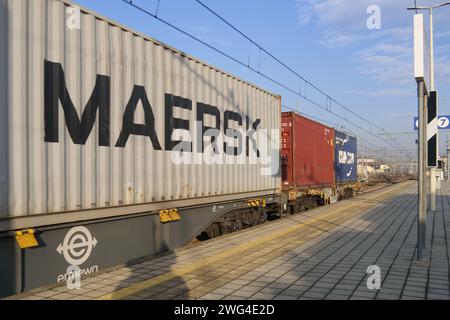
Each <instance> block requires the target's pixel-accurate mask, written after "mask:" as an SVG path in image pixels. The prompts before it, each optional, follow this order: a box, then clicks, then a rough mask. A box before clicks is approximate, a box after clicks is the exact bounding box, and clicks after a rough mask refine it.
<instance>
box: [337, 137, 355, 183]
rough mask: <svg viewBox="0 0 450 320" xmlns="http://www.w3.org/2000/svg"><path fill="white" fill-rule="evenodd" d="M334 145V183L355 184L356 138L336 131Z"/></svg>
mask: <svg viewBox="0 0 450 320" xmlns="http://www.w3.org/2000/svg"><path fill="white" fill-rule="evenodd" d="M334 145H335V153H334V159H335V166H334V168H335V172H336V183H337V184H346V183H352V182H356V180H357V167H356V166H357V161H356V138H355V137H353V136H350V135H348V134H346V133H342V132H339V131H337V130H336V131H335V140H334Z"/></svg>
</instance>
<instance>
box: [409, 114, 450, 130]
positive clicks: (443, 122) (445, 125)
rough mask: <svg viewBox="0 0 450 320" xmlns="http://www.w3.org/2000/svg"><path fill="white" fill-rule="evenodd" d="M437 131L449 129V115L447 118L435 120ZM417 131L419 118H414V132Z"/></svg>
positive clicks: (442, 117) (441, 117)
mask: <svg viewBox="0 0 450 320" xmlns="http://www.w3.org/2000/svg"><path fill="white" fill-rule="evenodd" d="M437 122H438V129H450V115H449V116H439V117H438V118H437ZM418 129H419V118H417V117H415V118H414V130H418Z"/></svg>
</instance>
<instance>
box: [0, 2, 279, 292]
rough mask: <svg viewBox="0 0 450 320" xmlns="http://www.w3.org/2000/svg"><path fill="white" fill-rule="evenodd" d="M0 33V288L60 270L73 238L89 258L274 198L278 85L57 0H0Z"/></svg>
mask: <svg viewBox="0 0 450 320" xmlns="http://www.w3.org/2000/svg"><path fill="white" fill-rule="evenodd" d="M0 43H1V44H2V45H1V46H0V130H1V133H0V152H1V155H0V261H2V263H3V261H9V262H8V266H5V267H4V268H3V269H2V270H6V271H5V272H3V274H2V275H0V282H1V283H2V288H0V296H1V295H4V294H5V292H6V293H8V292H9V293H10V292H17V291H18V290H23V289H24V288H25V289H30V288H34V287H36V286H39V285H43V284H48V283H52V282H55V281H56V279H58V281H59V279H60V276H61V274H62V275H64V273H65V268H66V267H67V264H68V263H69V262H70V261H72V260H73V259H70V257H69V256H70V255H69V254H68V253H67V252H68V251H70V250H69V249H68V248H69V247H70V246H69V245H68V243H69V244H70V243H71V241H72V243H73V241H78V240H76V239H80V237H82V238H81V239H85V240H86V242H85V243H86V245H88V244H92V243H94V246H95V245H96V247H95V248H94V249H93V250H92V254H91V255H89V256H88V257H87V258H89V259H87V258H86V259H87V260H86V262H83V264H82V266H86V264H88V265H91V266H92V265H94V264H95V266H97V267H98V268H100V269H102V268H106V267H110V266H113V265H116V264H121V263H127V262H128V261H131V260H133V259H136V258H138V257H142V256H146V255H151V254H156V253H160V252H163V251H165V250H169V249H173V248H176V247H178V246H180V245H183V244H184V243H186V242H187V241H189V240H190V239H192V238H193V237H194V236H195V234H196V232H198V231H200V230H201V229H202V228H204V227H205V226H206V225H207V224H208V223H209V222H210V221H213V220H214V219H215V218H217V217H218V216H220V215H223V214H224V213H225V212H227V211H228V210H236V209H239V208H241V207H242V208H244V207H246V203H245V201H246V199H249V198H256V197H258V198H259V197H265V199H264V203H268V202H270V201H277V198H276V197H277V196H278V195H279V192H280V188H281V178H280V177H279V175H277V173H278V169H279V143H280V142H279V135H280V123H281V113H280V110H281V98H280V96H278V95H275V94H272V93H270V92H268V91H265V90H263V89H260V88H258V87H256V86H254V85H252V84H250V83H248V82H246V81H244V80H241V79H239V78H237V77H235V76H233V75H230V74H228V73H226V72H224V71H222V70H220V69H218V68H216V67H213V66H211V65H208V64H207V63H204V62H201V61H199V60H197V59H195V58H193V57H191V56H189V55H187V54H185V53H183V52H180V51H178V50H176V49H174V48H172V47H169V46H167V45H165V44H163V43H161V42H158V41H156V40H154V39H152V38H149V37H147V36H145V35H143V34H140V33H138V32H135V31H132V30H130V29H128V28H126V27H125V26H123V25H121V24H119V23H116V22H113V21H110V20H108V19H106V18H104V17H102V16H100V15H98V14H95V13H93V12H91V11H89V10H86V9H83V8H79V7H77V6H73V5H72V3H71V2H69V1H65V0H0ZM214 128H216V129H218V130H216V131H214V130H212V129H214ZM226 129H234V131H233V130H232V131H231V133H229V131H227V130H226ZM227 132H228V134H227ZM255 132H256V134H255ZM262 132H265V133H267V135H268V136H269V138H268V139H267V140H268V141H270V143H269V146H268V147H263V146H262V145H261V143H264V141H263V140H262V139H258V138H257V137H256V136H258V137H259V135H257V134H259V133H262ZM208 154H213V155H214V157H209V158H208V157H207V155H208ZM262 160H264V161H262ZM180 161H181V164H180ZM261 203H262V201H261ZM161 210H162V211H161ZM165 210H171V211H165ZM168 212H170V213H171V214H170V215H169V214H168ZM177 212H178V214H179V215H180V216H181V220H180V219H179V218H180V217H179V216H178V214H177ZM167 221H170V223H164V222H167ZM25 228H32V232H34V234H37V235H39V237H38V244H39V245H38V246H37V247H36V248H34V249H33V250H28V249H23V248H22V247H20V248H19V247H18V245H17V244H15V239H14V236H11V235H14V233H13V232H11V231H14V230H19V229H25ZM87 230H88V231H87ZM80 234H81V235H80ZM94 238H95V239H96V240H95V241H94V242H93V241H91V240H92V239H94ZM87 239H90V241H87ZM63 244H64V245H63ZM91 249H92V248H91ZM21 250H23V253H22V254H21V253H20V251H21ZM66 251H67V252H66ZM75 251H76V250H75ZM88 252H89V253H91V250H89V251H88ZM69 253H70V252H69ZM72 253H73V252H72ZM77 254H79V252H78V253H77ZM25 256H26V259H25ZM21 257H22V258H21ZM72 258H73V257H72ZM2 267H3V266H2ZM3 284H4V285H3Z"/></svg>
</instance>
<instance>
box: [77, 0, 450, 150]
mask: <svg viewBox="0 0 450 320" xmlns="http://www.w3.org/2000/svg"><path fill="white" fill-rule="evenodd" d="M74 2H75V3H77V4H80V5H81V6H84V7H87V8H89V9H91V10H94V11H96V12H98V13H100V14H102V15H103V16H106V17H107V18H110V19H113V20H115V21H117V22H119V23H121V24H123V25H125V26H128V27H131V28H132V29H135V30H137V31H140V32H142V33H145V34H146V35H148V36H150V37H153V38H155V39H157V40H159V41H162V42H164V43H167V44H169V45H171V46H173V47H175V48H177V49H180V50H182V51H185V52H187V53H189V54H190V55H192V56H194V57H197V58H199V59H201V60H204V61H206V62H208V63H210V64H213V65H216V66H218V67H220V68H222V69H224V70H225V71H227V72H230V73H232V74H235V75H237V76H239V77H241V78H244V79H246V80H249V81H251V82H253V83H255V84H257V85H259V86H262V87H263V88H266V89H268V90H270V91H272V92H275V93H279V94H281V95H282V96H283V104H284V105H288V106H290V107H293V108H297V107H298V108H299V110H300V112H305V113H307V114H311V115H314V116H316V117H318V118H321V119H324V120H328V121H331V122H333V123H338V124H341V125H344V126H345V127H346V128H348V129H350V130H351V131H353V132H354V133H355V134H357V135H358V136H359V137H361V136H362V137H364V138H366V139H367V141H368V143H369V144H367V143H365V145H366V147H369V148H376V147H375V146H374V145H377V146H382V145H383V142H381V141H380V140H377V139H376V138H373V137H370V136H368V135H366V134H364V133H363V132H362V131H361V130H359V129H357V128H355V127H353V126H352V125H350V124H348V123H346V122H344V121H343V120H340V119H338V118H336V117H334V116H332V115H330V114H328V113H327V112H325V111H322V110H320V109H318V108H316V107H314V106H312V105H311V104H310V103H308V102H307V101H304V100H301V99H300V100H299V99H298V98H296V97H295V96H294V95H293V94H291V93H289V92H286V90H284V89H282V88H280V87H278V86H276V85H274V84H273V83H271V82H269V81H267V80H265V79H263V78H262V77H261V76H259V75H257V74H255V73H254V72H252V71H250V70H248V69H246V68H245V67H242V66H241V65H238V64H236V63H235V62H232V61H231V60H228V59H227V58H225V57H223V56H221V55H219V54H217V53H215V52H213V51H211V49H208V48H206V47H204V46H202V45H201V44H198V43H196V42H195V41H193V40H192V39H189V38H187V37H186V36H184V35H182V34H180V33H178V32H177V31H174V30H172V29H170V27H168V26H165V25H164V24H162V23H161V22H159V21H157V20H155V19H153V18H152V17H149V16H147V15H145V14H143V13H141V12H139V11H137V10H135V9H133V8H132V7H130V6H128V5H126V4H124V3H123V2H122V1H121V0H76V1H74ZM133 2H134V3H136V4H137V5H139V6H142V7H144V8H146V9H147V10H149V11H152V12H154V11H155V9H156V7H157V2H158V0H134V1H133ZM203 2H204V3H205V4H207V5H208V6H210V7H211V8H212V9H213V10H215V11H216V12H218V13H219V14H221V15H222V16H223V17H224V18H226V19H227V20H228V21H230V22H231V23H232V24H234V25H235V26H237V27H238V28H239V29H240V30H242V31H243V32H244V33H246V34H248V35H249V36H250V37H251V38H252V39H254V40H255V41H256V42H257V43H259V44H260V45H261V46H263V47H264V48H266V49H267V50H268V51H270V52H271V53H273V54H274V55H275V56H276V57H278V58H280V59H281V60H283V61H284V62H286V63H287V64H288V65H289V66H291V67H292V68H293V69H295V70H296V71H297V72H298V73H299V74H301V75H302V76H304V77H305V78H306V79H308V80H309V81H310V82H312V83H313V84H315V85H317V86H318V87H319V88H321V89H322V90H324V91H325V92H327V93H328V94H330V95H331V96H332V97H333V98H336V99H337V100H338V101H340V102H342V103H343V104H344V105H346V106H348V107H349V108H351V109H352V110H354V111H355V112H357V113H359V114H361V115H362V116H364V117H365V118H368V119H370V120H371V121H372V122H374V123H376V124H378V125H380V126H381V127H383V128H385V129H386V130H387V131H391V132H412V122H413V121H412V118H413V117H414V116H415V115H416V114H417V98H416V84H415V81H414V79H413V68H412V62H413V55H412V19H413V18H412V15H413V14H412V12H409V11H407V10H406V7H408V6H412V5H413V4H414V1H413V0H401V1H399V0H378V1H375V0H358V1H351V0H278V1H276V0H266V1H261V0H246V1H238V0H226V1H219V0H203ZM417 2H418V4H419V5H429V4H433V3H435V2H436V1H426V0H417ZM373 4H375V5H378V6H379V7H380V9H381V29H380V30H369V29H368V28H367V26H366V21H367V18H368V17H369V15H368V14H367V13H366V9H367V7H368V6H369V5H373ZM158 14H159V16H160V17H162V18H163V19H165V20H168V21H169V22H171V23H173V24H175V25H176V26H179V27H181V28H182V29H184V30H186V31H188V32H189V33H192V34H193V35H195V36H197V37H199V38H201V39H202V40H203V41H205V42H208V43H210V44H212V45H214V46H216V47H218V48H220V49H221V50H223V51H225V52H227V53H229V54H231V55H233V56H236V57H237V58H239V59H241V60H243V61H248V59H249V43H248V41H246V40H244V39H243V38H242V37H241V36H239V35H238V34H237V33H236V32H234V31H233V30H232V29H230V28H229V27H227V26H226V25H225V24H224V23H223V22H221V21H220V20H218V19H217V18H216V17H214V16H213V15H212V14H211V13H209V12H207V11H206V10H205V9H204V8H202V7H201V6H200V5H199V4H198V3H196V1H194V0H160V5H159V11H158ZM426 16H427V15H426ZM449 18H450V6H448V7H443V8H441V9H439V10H436V12H435V18H434V19H435V59H436V67H435V68H436V89H437V90H438V91H439V94H440V104H439V108H440V111H439V113H440V114H450V19H449ZM250 52H251V53H250V64H251V65H252V66H253V67H255V68H257V66H258V64H259V63H260V68H261V71H262V72H264V73H266V74H269V75H270V76H273V77H274V78H276V79H277V80H280V81H282V82H284V83H288V84H292V87H293V88H298V87H299V81H298V79H296V78H295V77H292V76H291V75H289V74H288V73H286V72H285V71H282V70H281V69H280V67H279V66H278V65H276V64H274V63H273V62H270V61H269V59H268V58H267V57H264V56H263V57H262V59H261V62H259V52H258V50H257V49H256V48H255V47H252V48H251V50H250ZM309 91H310V92H308V89H307V92H306V94H307V95H308V94H312V91H311V90H309ZM314 97H317V96H314ZM335 110H336V111H339V110H342V109H339V108H337V109H335ZM339 112H341V111H339ZM342 115H344V116H346V117H348V118H349V119H351V120H353V121H356V119H355V118H352V117H351V115H349V114H344V113H342ZM359 124H361V125H363V126H364V127H367V126H366V125H365V124H364V123H362V122H361V121H359ZM441 132H442V133H444V134H442V135H441V136H442V137H441V138H440V141H441V151H443V149H444V146H445V145H446V137H447V136H446V134H447V133H446V132H444V131H441ZM396 138H397V140H398V141H399V143H400V144H401V146H402V148H404V149H413V148H415V145H414V140H415V138H416V136H414V135H398V136H396ZM444 140H445V141H444Z"/></svg>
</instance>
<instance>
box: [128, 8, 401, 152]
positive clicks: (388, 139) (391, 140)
mask: <svg viewBox="0 0 450 320" xmlns="http://www.w3.org/2000/svg"><path fill="white" fill-rule="evenodd" d="M121 1H122V2H124V3H126V4H128V5H130V6H131V7H133V8H135V9H136V10H138V11H140V12H142V13H144V14H146V15H149V16H151V17H153V18H155V19H156V20H158V21H160V22H162V23H164V24H165V25H167V26H169V27H171V28H172V29H174V30H176V31H177V32H180V33H182V34H183V35H185V36H187V37H189V38H191V39H193V40H195V41H197V42H199V43H200V44H202V45H204V46H206V47H208V48H209V49H211V50H213V51H215V52H216V53H219V54H220V55H223V56H224V57H226V58H227V59H230V60H231V61H233V62H235V63H237V64H239V65H241V66H243V67H245V68H248V69H249V70H251V71H252V72H255V73H257V74H258V75H260V76H261V77H263V78H264V79H266V80H268V81H270V82H272V83H274V84H275V85H277V86H279V87H281V88H283V89H285V90H287V91H288V92H290V93H292V94H294V95H297V96H299V97H300V98H302V99H304V100H305V101H308V102H309V103H311V104H312V105H313V106H315V107H318V108H320V109H322V110H325V111H327V112H328V113H330V114H332V115H334V116H335V117H337V118H339V119H341V120H343V121H345V122H347V123H349V124H351V125H352V126H354V127H355V128H358V129H359V130H361V131H364V132H365V133H367V134H369V135H371V136H373V137H375V138H377V139H379V140H380V141H383V142H384V143H387V144H389V145H391V146H393V147H396V148H398V147H399V145H398V142H397V141H396V140H395V139H394V138H392V137H390V136H389V133H388V132H387V131H386V130H385V129H383V128H381V127H379V126H378V125H376V124H374V123H372V122H371V121H370V120H367V119H365V118H363V117H361V116H360V115H358V114H357V113H355V112H354V111H352V110H350V109H349V108H347V107H345V106H344V105H342V104H341V103H340V102H338V101H337V100H335V99H333V98H332V97H331V96H329V95H328V94H326V93H325V92H324V91H322V90H321V89H319V88H318V87H316V86H315V85H313V84H312V83H310V82H309V81H308V80H306V79H305V78H304V77H302V76H301V75H300V74H298V73H297V72H295V71H294V70H293V69H292V68H290V67H289V66H288V65H286V64H285V63H284V62H282V61H281V60H279V59H278V58H276V57H275V56H274V55H273V54H271V53H270V52H268V51H267V50H265V49H264V48H263V47H261V46H259V45H258V44H257V43H256V42H255V41H253V40H252V39H251V38H249V37H248V36H247V35H245V34H244V33H242V32H241V31H239V29H237V28H236V27H234V26H233V25H231V24H230V23H229V22H228V21H226V20H225V19H224V18H222V17H220V15H218V14H217V13H215V12H214V11H213V10H212V9H210V8H209V7H208V11H210V12H212V13H213V14H214V15H215V16H217V17H219V18H220V19H221V20H222V21H224V22H225V23H226V24H227V25H229V26H230V27H232V28H233V29H234V30H236V31H237V32H239V34H241V35H242V36H244V37H245V38H246V39H248V40H249V41H250V46H251V45H252V44H253V45H255V46H257V47H258V48H259V50H260V51H261V52H264V53H265V54H267V55H268V56H269V57H271V58H272V59H274V60H275V61H277V62H278V63H279V64H280V65H282V66H283V67H285V68H286V69H287V70H288V71H290V72H291V73H293V74H294V75H296V76H297V77H298V78H299V79H301V80H302V81H303V82H304V84H305V88H304V91H303V93H301V90H300V89H299V90H298V91H297V90H295V89H293V88H291V87H289V86H288V85H286V84H284V83H282V82H280V81H278V80H276V79H274V78H272V77H270V76H269V75H267V74H265V73H263V72H261V70H260V61H259V65H258V69H255V68H253V67H252V66H251V65H250V63H249V62H243V61H241V60H239V59H237V58H235V57H233V56H232V55H230V54H228V53H226V52H224V51H223V50H221V49H219V48H217V47H215V46H213V45H211V44H209V43H207V42H205V41H203V40H201V39H200V38H198V37H196V36H194V35H193V34H191V33H189V32H187V31H185V30H183V29H181V28H180V27H178V26H176V25H174V24H172V23H171V22H169V21H167V20H165V19H163V18H161V16H158V15H157V13H158V10H159V3H158V6H157V10H156V11H155V13H152V12H150V11H149V10H147V9H145V8H143V7H141V6H139V5H137V4H135V3H134V2H133V1H132V0H121ZM195 1H197V2H198V3H199V4H201V5H202V6H203V7H206V5H204V4H203V3H202V2H201V1H198V0H195ZM158 2H159V1H158ZM306 85H309V86H310V87H311V88H314V89H315V90H317V91H318V92H320V93H321V94H322V95H324V96H325V97H326V101H327V105H326V106H323V105H321V104H320V103H319V102H317V101H315V100H313V99H311V98H309V97H307V96H306ZM328 101H332V102H334V103H335V104H337V105H338V106H340V107H342V108H343V109H344V110H346V111H348V112H350V113H351V114H353V115H355V116H357V117H358V118H359V119H361V120H363V121H365V122H367V123H368V124H370V125H371V126H372V127H376V128H377V129H379V130H380V131H381V133H383V135H380V134H375V133H374V132H372V130H369V129H367V128H365V127H363V126H362V125H359V124H357V123H355V122H354V121H351V120H349V119H347V118H346V117H345V116H342V115H341V114H339V113H336V112H334V111H333V110H332V108H331V106H328ZM394 142H395V144H393V143H394Z"/></svg>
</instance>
